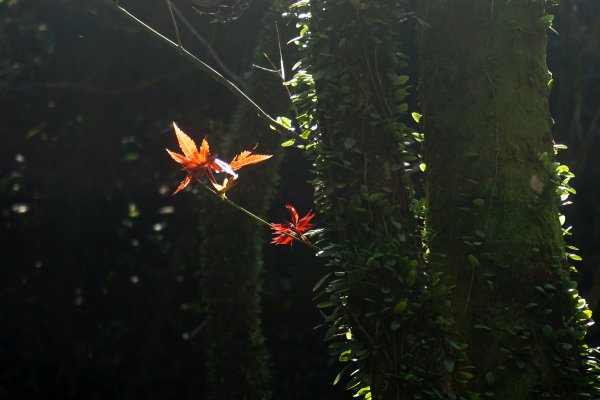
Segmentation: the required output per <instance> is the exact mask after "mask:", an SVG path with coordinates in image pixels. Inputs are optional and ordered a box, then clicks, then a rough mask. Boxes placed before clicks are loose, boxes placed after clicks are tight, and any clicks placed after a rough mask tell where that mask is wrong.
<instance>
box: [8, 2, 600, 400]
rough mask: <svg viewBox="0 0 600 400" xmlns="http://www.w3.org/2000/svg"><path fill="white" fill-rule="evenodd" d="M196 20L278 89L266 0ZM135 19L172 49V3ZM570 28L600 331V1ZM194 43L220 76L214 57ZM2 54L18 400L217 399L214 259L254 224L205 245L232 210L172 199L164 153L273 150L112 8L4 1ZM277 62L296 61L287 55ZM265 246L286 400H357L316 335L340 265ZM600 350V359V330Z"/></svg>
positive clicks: (295, 168) (229, 60) (555, 66)
mask: <svg viewBox="0 0 600 400" xmlns="http://www.w3.org/2000/svg"><path fill="white" fill-rule="evenodd" d="M176 3H177V4H178V5H180V6H181V10H182V11H185V12H186V15H187V16H188V17H189V18H190V21H191V22H193V24H194V26H195V28H196V29H197V30H198V31H199V32H200V34H201V35H202V36H203V37H204V38H205V39H206V40H207V41H208V42H209V43H210V46H211V48H212V49H214V50H215V51H216V52H217V53H218V54H219V56H220V58H221V59H222V62H223V64H224V65H226V66H227V67H228V68H229V69H230V70H231V71H232V73H233V74H234V75H235V76H236V77H238V78H239V79H240V80H241V81H246V82H248V79H256V78H255V76H256V74H262V77H261V79H266V80H270V81H271V82H275V83H277V82H278V80H279V79H280V78H279V77H277V76H276V75H274V74H272V73H269V72H267V71H262V70H259V69H256V68H255V69H254V72H253V74H254V75H253V77H252V78H248V75H247V73H248V71H250V70H251V68H252V67H251V66H252V64H253V63H254V62H255V60H256V58H255V55H256V54H259V55H260V53H261V52H262V51H264V50H263V49H261V48H260V47H259V48H258V49H257V46H258V45H259V43H258V40H257V37H258V33H259V31H260V30H261V29H263V28H264V27H265V24H267V22H265V21H266V20H265V19H264V18H263V15H264V13H265V12H267V10H268V9H269V8H270V7H271V6H272V3H271V2H269V1H266V0H260V1H259V0H254V1H253V2H251V3H250V4H249V7H248V8H247V9H246V10H245V11H244V12H243V13H241V14H240V15H239V18H237V19H235V20H233V21H230V22H227V23H220V22H213V21H212V20H213V17H211V16H210V15H201V14H199V13H197V12H195V11H194V10H193V8H192V6H194V2H193V1H179V2H176ZM127 6H128V8H130V9H131V10H134V11H135V12H136V14H137V15H139V16H140V17H143V19H144V20H146V21H148V22H149V23H151V24H152V25H153V26H155V27H157V28H158V29H159V30H160V31H161V32H165V33H166V34H167V35H171V30H170V29H171V28H170V25H168V23H169V20H168V18H167V15H166V11H165V8H164V4H163V2H148V1H144V0H135V1H134V0H131V1H129V2H127ZM283 11H284V10H283V9H281V10H278V11H276V12H275V14H274V15H279V14H281V13H282V12H283ZM554 14H555V15H556V20H555V23H554V27H555V29H556V30H557V31H558V32H559V33H560V35H559V36H557V35H552V34H550V46H549V49H548V57H549V59H548V64H549V66H550V70H551V71H552V73H553V75H554V88H553V90H552V94H551V109H552V114H553V117H554V119H555V121H556V125H555V129H554V135H555V138H556V141H557V142H558V143H563V144H566V145H567V146H569V150H568V151H565V152H562V154H561V156H560V161H561V162H562V163H565V164H567V165H569V166H570V168H571V170H572V171H573V172H574V173H575V175H576V178H575V180H574V182H573V187H574V188H575V189H576V190H577V195H576V196H574V198H573V201H574V204H573V205H571V206H569V207H567V208H565V209H564V210H563V212H564V213H565V214H566V215H567V224H568V225H573V229H572V232H573V237H572V239H571V240H570V243H571V244H574V245H576V246H577V247H579V249H580V252H579V254H580V255H581V256H582V257H583V260H584V261H583V263H580V264H581V265H580V266H579V271H580V273H579V282H580V289H581V290H580V291H581V293H582V295H583V296H584V297H585V298H586V299H587V300H588V302H589V304H590V309H592V310H594V311H595V312H596V313H597V312H598V304H599V303H600V158H598V156H597V155H598V154H599V152H600V3H598V2H597V1H595V0H579V1H576V0H570V1H563V2H562V4H561V6H560V8H559V9H557V10H555V11H554ZM286 23H287V22H286V21H285V20H283V19H279V25H278V26H279V30H280V32H281V34H282V38H281V42H282V45H283V46H285V43H286V42H287V41H288V40H289V39H290V38H291V37H292V36H289V37H286V36H285V35H287V34H290V35H294V27H293V23H291V25H292V26H290V27H286ZM268 24H270V28H271V35H272V37H273V38H276V35H277V32H276V30H275V23H274V21H272V22H268ZM268 27H269V26H267V28H268ZM183 39H184V40H185V41H186V43H188V48H189V49H190V50H191V51H192V52H194V53H195V54H196V55H198V56H199V57H200V58H201V59H203V60H206V61H208V62H209V63H211V64H213V65H214V64H215V62H214V60H213V59H212V58H211V55H210V54H209V52H208V51H207V48H206V47H205V46H203V45H202V44H201V43H199V42H198V41H197V40H195V39H194V38H193V37H192V36H186V37H184V38H183ZM410 40H411V39H410V38H409V39H408V40H407V41H410ZM292 46H293V45H288V47H292ZM289 51H293V49H290V50H289ZM0 55H1V57H0V107H1V110H2V111H1V115H2V124H1V125H0V135H1V142H0V143H1V144H0V212H1V219H0V232H1V236H0V237H1V241H0V324H1V326H2V327H3V329H2V332H1V333H0V399H4V398H6V399H37V398H40V399H42V398H63V399H107V398H110V399H138V398H139V399H200V398H203V386H204V382H203V375H204V374H205V371H204V370H203V368H204V367H203V358H204V356H205V353H204V348H205V344H204V343H203V342H202V340H201V339H200V337H201V336H202V335H201V332H202V330H203V328H204V320H205V318H204V314H203V304H202V301H201V297H202V293H201V292H202V288H201V287H200V286H199V277H200V276H201V275H202V274H203V271H201V270H200V268H199V264H198V260H199V259H200V258H201V257H202V254H200V253H201V243H202V242H203V241H204V240H205V239H206V237H207V235H210V236H211V238H212V240H213V241H214V240H215V239H214V237H217V238H218V239H219V240H222V241H223V242H228V241H230V240H239V238H240V234H239V232H236V230H237V228H238V227H237V226H220V225H215V226H214V227H210V229H209V230H207V229H204V230H202V231H200V230H199V229H198V225H199V223H200V221H202V220H203V219H205V218H206V215H207V214H211V213H213V212H214V210H215V209H216V208H219V207H224V205H223V204H220V203H219V202H218V201H217V200H215V198H213V197H212V196H208V195H207V194H206V193H205V192H203V191H202V190H199V189H198V188H196V189H194V190H191V191H190V190H188V191H186V192H184V193H182V194H179V195H177V196H176V197H172V196H171V193H172V192H173V190H174V189H175V188H176V186H177V184H178V183H179V181H180V180H181V179H182V174H181V172H180V171H179V169H178V167H177V166H176V165H175V164H174V163H173V161H172V160H171V159H170V158H169V157H168V155H167V154H166V153H165V150H164V149H165V147H167V148H170V149H174V148H175V147H176V141H175V138H174V136H173V132H172V128H171V122H172V121H177V122H178V123H180V124H181V126H182V127H183V128H184V130H185V131H186V132H188V133H189V134H190V135H191V136H192V137H194V138H195V139H198V138H200V137H202V136H203V135H208V138H209V141H211V144H212V143H213V142H215V143H220V142H223V143H234V144H235V146H232V147H235V148H241V147H243V148H251V147H252V146H253V145H254V144H255V143H256V140H255V141H252V139H248V138H245V139H244V142H242V143H238V142H237V140H236V138H235V137H231V133H230V130H229V126H230V125H231V124H232V118H233V115H234V113H235V110H236V107H237V99H236V98H235V97H234V96H233V95H231V93H229V92H228V91H227V90H226V89H224V88H223V87H221V86H220V85H219V84H218V83H216V82H215V81H214V80H212V79H211V78H210V77H208V76H207V75H206V74H204V73H203V72H201V71H199V70H198V69H197V68H195V67H194V66H193V65H192V64H190V63H189V62H188V61H186V60H185V59H183V58H182V57H180V56H178V55H177V54H176V53H175V52H174V51H173V50H172V49H169V48H167V47H165V46H163V45H161V44H159V43H158V42H157V41H156V40H155V39H153V38H152V37H150V36H149V35H148V34H146V33H144V32H140V31H138V29H136V28H135V27H134V26H133V25H132V24H131V23H130V22H128V21H126V20H125V19H123V18H122V17H121V16H119V15H118V14H117V13H115V12H114V11H113V10H111V9H109V8H108V7H106V6H105V5H104V4H102V2H101V1H96V0H85V1H61V0H43V1H41V0H40V1H35V2H32V1H25V0H4V1H1V0H0ZM269 56H270V58H271V59H272V60H274V61H275V62H276V63H277V62H278V60H279V55H278V54H277V52H272V51H271V50H269ZM410 56H411V58H416V57H417V55H416V54H411V55H410ZM262 60H263V62H262V63H260V64H261V65H262V66H264V67H267V68H271V67H272V66H271V65H269V62H268V60H266V59H264V58H263V59H262ZM293 60H294V57H291V58H290V59H289V60H286V62H293ZM288 68H289V66H288ZM282 95H283V96H285V92H284V91H283V89H281V92H280V93H273V96H282ZM412 102H413V103H414V104H415V107H416V99H414V98H413V99H412ZM264 131H265V135H267V136H268V135H275V133H273V132H272V131H270V130H269V128H268V127H267V126H265V127H264ZM277 143H278V139H276V140H273V139H271V142H270V143H269V142H268V141H265V142H264V143H263V141H262V140H261V143H260V144H259V146H260V147H259V150H260V151H261V152H265V153H268V154H276V157H279V159H280V164H279V167H278V178H277V179H276V180H274V181H273V182H272V185H273V190H274V194H273V196H272V200H271V206H270V210H269V212H268V215H267V216H268V217H269V218H268V219H269V220H270V221H278V220H281V219H285V218H286V217H287V216H286V215H285V209H284V208H283V205H284V204H285V203H286V202H293V203H294V204H295V205H296V206H297V207H298V208H299V209H301V210H306V211H307V210H308V209H310V208H311V207H312V198H311V196H312V191H311V187H310V186H309V185H307V184H305V182H306V181H307V180H308V179H309V178H310V174H309V169H310V165H308V163H307V162H306V161H305V160H304V158H302V156H301V154H300V153H299V152H298V151H297V150H295V149H288V150H285V151H282V150H281V149H280V147H279V145H278V144H277ZM217 147H219V146H217ZM260 171H261V167H258V166H257V167H256V168H255V169H254V170H252V171H249V173H248V176H247V179H250V180H251V179H259V178H258V177H259V175H260V173H261V172H260ZM241 201H243V200H241ZM240 218H242V216H241V215H240ZM316 221H317V223H318V216H317V217H316ZM262 229H263V228H262V227H260V228H257V229H256V231H249V232H245V233H243V235H254V234H262V235H263V236H264V239H265V240H264V243H265V246H264V252H263V258H264V266H265V267H264V272H263V275H262V277H263V291H262V298H261V301H262V332H263V335H264V337H265V343H266V347H267V349H268V351H269V354H270V357H269V364H270V368H271V374H272V379H271V382H272V391H273V398H275V399H286V400H287V399H289V400H293V399H306V398H311V397H315V396H317V398H319V399H342V398H350V397H351V394H350V393H346V392H344V390H343V385H339V386H336V387H332V386H331V382H332V381H333V378H334V377H335V374H336V373H337V369H336V368H335V363H334V362H333V361H330V360H329V358H328V356H327V345H326V344H325V343H323V342H322V340H321V338H322V336H323V332H322V330H314V329H313V327H315V326H317V325H318V324H320V323H321V322H322V317H321V316H320V314H319V312H318V310H317V309H316V308H315V307H314V302H313V301H311V297H312V296H313V293H312V287H313V286H314V284H315V282H316V281H317V280H318V279H319V278H320V277H321V276H322V275H323V272H324V269H323V265H322V261H321V260H319V259H317V258H315V257H313V255H312V253H311V251H310V250H308V249H306V248H303V247H302V246H294V248H293V249H291V250H290V249H289V248H278V247H273V246H268V241H269V240H270V239H269V236H268V232H266V229H264V231H263V232H262V233H257V231H259V230H262ZM243 235H242V237H243ZM213 236H214V237H213ZM205 250H206V249H205ZM208 251H212V249H208ZM214 285H215V286H217V287H218V285H219V282H214ZM223 296H228V293H227V291H226V290H223ZM589 337H590V343H591V344H592V345H596V346H597V345H599V344H600V331H599V328H598V327H593V328H592V329H591V333H590V336H589ZM242 351H243V350H242Z"/></svg>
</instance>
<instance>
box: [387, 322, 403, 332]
mask: <svg viewBox="0 0 600 400" xmlns="http://www.w3.org/2000/svg"><path fill="white" fill-rule="evenodd" d="M401 325H402V324H401V323H400V321H392V322H390V329H391V330H392V331H397V330H398V328H400V326H401Z"/></svg>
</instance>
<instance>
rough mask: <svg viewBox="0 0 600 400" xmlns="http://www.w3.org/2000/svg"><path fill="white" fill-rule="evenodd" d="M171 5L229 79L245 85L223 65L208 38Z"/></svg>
mask: <svg viewBox="0 0 600 400" xmlns="http://www.w3.org/2000/svg"><path fill="white" fill-rule="evenodd" d="M171 7H173V11H175V14H177V16H178V17H179V19H180V20H181V21H182V22H183V24H184V25H185V26H186V27H187V28H188V29H189V31H190V32H191V33H192V35H194V37H195V38H196V39H197V40H198V41H199V42H200V43H201V44H202V46H204V48H206V50H207V51H208V52H209V53H210V55H211V56H212V58H213V59H214V60H215V62H216V63H217V65H218V66H219V67H221V69H222V70H223V71H224V72H225V74H227V76H229V78H230V79H232V80H234V81H236V82H237V83H238V85H241V86H242V87H243V86H245V84H244V81H242V80H241V79H240V77H238V76H237V75H236V74H234V73H233V71H231V70H230V69H229V68H228V67H227V65H225V63H224V62H223V61H222V60H221V58H220V57H219V55H218V54H217V52H216V51H215V50H214V49H213V48H212V46H211V45H210V43H208V40H206V39H204V36H202V35H201V34H200V32H198V31H197V30H196V29H195V28H194V26H193V25H192V24H191V23H190V21H189V20H188V19H187V18H185V16H184V15H183V13H182V12H181V11H179V8H177V6H175V4H173V3H171Z"/></svg>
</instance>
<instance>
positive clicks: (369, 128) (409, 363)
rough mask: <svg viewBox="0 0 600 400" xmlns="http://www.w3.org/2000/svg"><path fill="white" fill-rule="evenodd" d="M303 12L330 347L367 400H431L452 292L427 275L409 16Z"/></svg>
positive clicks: (305, 122)
mask: <svg viewBox="0 0 600 400" xmlns="http://www.w3.org/2000/svg"><path fill="white" fill-rule="evenodd" d="M293 10H294V11H295V12H296V13H297V16H298V18H299V19H300V25H301V26H302V27H303V28H302V30H301V35H302V38H301V39H299V41H300V42H302V43H306V46H305V47H304V48H305V49H306V50H307V52H306V53H305V54H306V57H305V58H304V59H303V60H301V62H300V66H299V68H298V74H297V75H296V78H295V81H294V84H297V85H298V87H301V88H305V89H306V91H302V90H301V89H300V90H298V91H297V97H296V101H297V103H298V104H299V109H300V117H299V119H298V120H299V125H300V128H301V129H300V133H301V137H308V144H307V145H306V147H307V149H308V155H309V156H310V157H312V158H313V159H314V163H315V167H316V171H315V180H314V185H315V190H316V203H317V206H318V209H319V212H320V213H321V215H320V221H321V224H322V225H321V226H322V227H324V228H326V234H325V236H324V237H323V239H322V241H321V244H320V245H321V246H323V247H325V249H324V250H323V252H321V254H322V256H324V257H327V258H328V260H329V264H328V266H329V267H330V268H331V269H332V270H333V272H334V274H333V275H332V276H331V279H329V280H328V285H327V287H326V289H325V291H324V299H323V300H326V301H323V302H322V303H320V304H319V305H318V307H319V308H321V309H323V310H325V311H327V317H326V322H327V323H328V325H329V329H328V330H327V332H326V334H325V339H326V340H328V341H332V342H333V343H331V345H330V347H331V348H332V354H333V355H334V356H335V357H336V358H339V360H340V361H341V362H342V363H347V366H346V368H345V370H346V371H347V373H348V374H349V375H351V378H350V382H349V383H348V387H349V388H350V389H352V390H353V391H356V392H357V394H359V395H365V396H366V398H370V397H371V396H372V397H373V398H375V399H378V400H379V399H381V400H387V399H401V398H418V397H414V396H418V395H419V396H426V395H427V394H428V393H429V394H431V393H432V391H431V388H432V387H435V386H436V384H437V382H436V378H435V376H437V375H438V374H439V372H440V370H441V369H442V368H443V367H442V361H441V360H443V358H444V354H445V350H444V348H443V345H442V344H441V342H443V338H442V337H441V335H437V336H436V332H437V333H441V331H440V330H439V329H437V327H438V325H439V324H443V321H442V320H441V319H438V318H437V317H438V316H440V315H441V309H442V308H443V307H444V302H443V300H442V297H443V294H444V288H443V287H441V286H440V285H438V283H439V280H438V281H435V279H432V278H433V277H432V276H430V275H428V274H427V273H426V272H425V269H424V268H423V267H424V262H423V258H422V254H421V252H422V249H423V248H422V243H421V238H420V231H421V224H420V219H419V218H418V216H417V214H418V212H416V210H417V209H420V206H419V205H418V204H417V202H416V201H415V199H414V198H413V188H412V186H411V182H410V175H411V174H412V173H413V172H415V170H418V161H417V157H416V156H415V154H414V146H412V145H414V141H413V138H412V135H411V132H412V130H411V129H410V128H408V127H407V125H406V123H407V121H408V120H410V119H411V118H410V114H409V111H408V104H407V102H406V99H407V96H408V93H409V88H410V83H409V78H408V76H407V75H406V69H405V67H406V66H407V63H406V56H404V55H403V54H402V53H400V51H399V43H400V37H401V31H402V28H403V25H402V24H401V22H402V21H403V20H405V19H406V16H407V13H406V11H405V10H404V9H403V7H402V2H400V1H394V0H386V1H377V2H361V1H347V0H314V1H312V2H299V3H298V6H297V8H293ZM305 113H306V114H305ZM306 115H308V117H307V116H306ZM316 126H318V129H316V130H315V131H313V129H314V128H315V127H316ZM315 132H316V133H315ZM423 354H427V356H422V355H423Z"/></svg>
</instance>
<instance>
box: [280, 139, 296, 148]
mask: <svg viewBox="0 0 600 400" xmlns="http://www.w3.org/2000/svg"><path fill="white" fill-rule="evenodd" d="M295 142H296V141H295V140H294V139H290V140H286V141H285V142H283V143H281V147H290V146H291V145H293V144H294V143H295Z"/></svg>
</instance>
